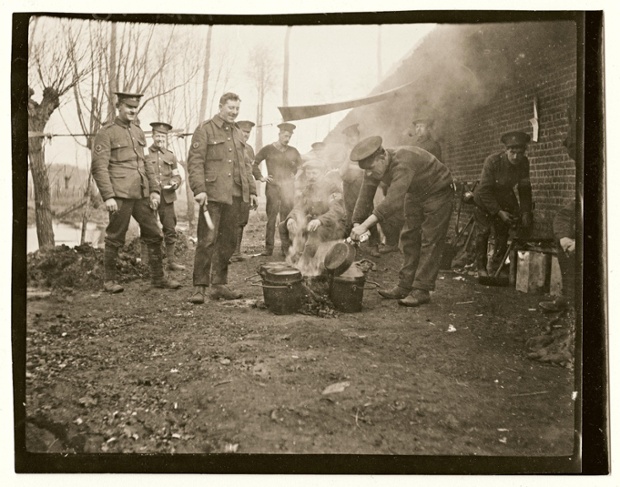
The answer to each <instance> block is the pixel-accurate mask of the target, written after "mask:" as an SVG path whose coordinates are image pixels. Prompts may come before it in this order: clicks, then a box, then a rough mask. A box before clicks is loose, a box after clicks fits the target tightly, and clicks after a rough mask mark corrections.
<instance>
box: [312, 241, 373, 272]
mask: <svg viewBox="0 0 620 487" xmlns="http://www.w3.org/2000/svg"><path fill="white" fill-rule="evenodd" d="M369 238H370V232H366V233H364V234H363V235H362V236H361V237H360V239H359V242H354V241H353V240H351V238H350V237H349V238H347V239H345V240H343V241H341V242H337V243H335V244H334V246H333V247H332V248H331V249H329V252H327V254H326V255H325V259H323V265H324V266H325V269H327V272H329V273H330V274H332V275H333V276H339V275H340V274H342V273H343V272H344V271H346V270H347V269H348V268H349V267H351V264H353V261H354V260H355V255H356V254H357V246H358V245H359V243H361V242H365V241H366V240H368V239H369Z"/></svg>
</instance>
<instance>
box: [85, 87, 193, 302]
mask: <svg viewBox="0 0 620 487" xmlns="http://www.w3.org/2000/svg"><path fill="white" fill-rule="evenodd" d="M116 96H117V98H118V101H117V103H116V108H117V109H118V116H117V117H116V118H115V119H114V121H113V122H111V123H108V124H106V125H104V126H103V127H102V128H101V130H99V132H98V133H97V135H96V137H95V143H94V150H93V154H92V164H91V172H92V175H93V179H94V180H95V183H96V184H97V187H98V188H99V193H101V197H102V198H103V201H104V203H105V206H106V209H107V210H108V212H109V218H110V221H109V223H108V226H107V227H106V236H105V251H104V258H103V259H104V273H105V277H104V285H103V286H104V289H105V291H107V292H110V293H119V292H122V291H123V287H122V286H121V285H120V284H119V283H118V282H117V272H116V260H117V258H118V251H119V249H120V248H122V247H123V245H124V244H125V234H126V233H127V228H128V227H129V220H130V219H131V217H132V216H133V217H134V218H135V219H136V221H137V222H138V224H139V225H140V234H141V235H142V238H143V239H144V242H146V244H147V246H148V249H149V254H150V255H149V264H150V270H151V282H152V284H153V286H155V287H161V288H171V289H176V288H178V287H180V286H181V285H180V284H179V283H178V282H176V281H174V280H172V279H168V278H166V276H165V275H164V270H163V265H162V255H161V242H162V233H161V230H160V229H159V226H158V225H157V218H156V216H155V211H156V210H157V207H158V206H159V203H160V195H159V191H160V190H159V185H158V183H157V180H156V177H155V174H154V172H153V168H152V166H151V165H150V164H146V163H145V156H144V149H145V148H146V137H145V135H144V132H143V131H142V129H140V127H139V126H138V125H136V123H135V120H136V115H137V113H138V106H139V105H140V98H141V97H142V96H143V95H141V94H133V93H121V92H117V93H116Z"/></svg>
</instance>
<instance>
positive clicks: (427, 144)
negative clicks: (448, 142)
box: [413, 137, 442, 161]
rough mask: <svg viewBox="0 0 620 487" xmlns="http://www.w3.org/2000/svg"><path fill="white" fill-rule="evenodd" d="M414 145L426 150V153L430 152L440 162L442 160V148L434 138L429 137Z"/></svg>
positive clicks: (417, 141)
mask: <svg viewBox="0 0 620 487" xmlns="http://www.w3.org/2000/svg"><path fill="white" fill-rule="evenodd" d="M413 145H415V146H416V147H419V148H420V149H424V150H425V151H426V152H430V153H431V154H433V155H434V156H435V157H436V158H437V159H439V160H440V161H441V160H442V158H441V146H440V145H439V142H437V141H436V140H435V139H433V138H432V137H429V138H427V139H425V140H416V141H415V143H414V144H413Z"/></svg>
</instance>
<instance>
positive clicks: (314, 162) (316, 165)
mask: <svg viewBox="0 0 620 487" xmlns="http://www.w3.org/2000/svg"><path fill="white" fill-rule="evenodd" d="M301 168H302V169H303V170H304V171H306V170H308V169H319V170H321V171H322V170H324V169H325V163H324V162H323V161H322V160H321V159H310V160H309V161H306V162H304V163H303V165H302V166H301Z"/></svg>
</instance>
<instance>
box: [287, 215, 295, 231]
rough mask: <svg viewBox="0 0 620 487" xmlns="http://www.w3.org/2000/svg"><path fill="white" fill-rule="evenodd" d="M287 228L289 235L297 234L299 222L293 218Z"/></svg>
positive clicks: (288, 222)
mask: <svg viewBox="0 0 620 487" xmlns="http://www.w3.org/2000/svg"><path fill="white" fill-rule="evenodd" d="M286 228H287V229H288V232H289V233H295V232H296V231H297V222H296V221H295V220H293V219H292V218H289V220H288V221H287V222H286Z"/></svg>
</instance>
